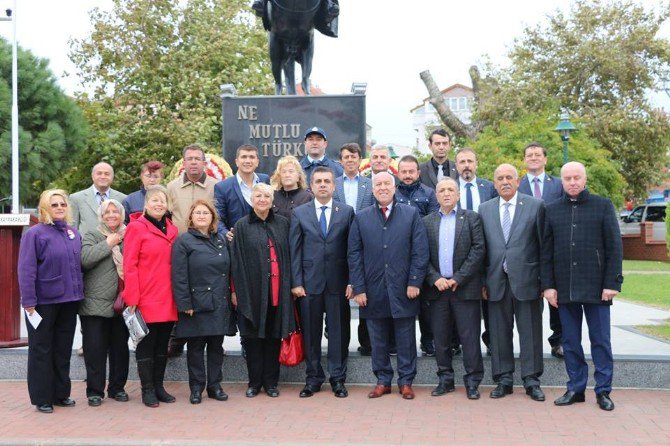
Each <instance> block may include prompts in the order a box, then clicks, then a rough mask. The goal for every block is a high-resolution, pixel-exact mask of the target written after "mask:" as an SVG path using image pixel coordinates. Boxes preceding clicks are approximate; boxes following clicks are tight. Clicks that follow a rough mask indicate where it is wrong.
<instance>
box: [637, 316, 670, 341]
mask: <svg viewBox="0 0 670 446" xmlns="http://www.w3.org/2000/svg"><path fill="white" fill-rule="evenodd" d="M665 322H666V324H665V325H637V326H635V328H637V329H638V330H640V331H641V332H643V333H646V334H648V335H651V336H655V337H657V338H661V339H665V340H666V341H670V320H669V319H666V321H665Z"/></svg>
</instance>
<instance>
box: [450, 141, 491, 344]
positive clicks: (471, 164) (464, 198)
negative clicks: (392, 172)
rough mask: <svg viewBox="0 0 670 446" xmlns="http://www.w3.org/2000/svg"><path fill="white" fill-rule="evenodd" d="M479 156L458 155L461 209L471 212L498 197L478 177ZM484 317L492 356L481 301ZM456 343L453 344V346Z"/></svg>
mask: <svg viewBox="0 0 670 446" xmlns="http://www.w3.org/2000/svg"><path fill="white" fill-rule="evenodd" d="M477 167H478V164H477V154H476V153H475V151H474V150H472V149H471V148H469V147H464V148H462V149H460V150H459V151H458V153H456V170H457V171H458V185H459V191H460V197H461V198H460V201H459V202H458V206H459V208H460V209H467V210H469V211H475V212H478V211H479V205H480V204H482V203H485V202H487V201H489V200H490V199H492V198H496V197H497V196H498V192H496V188H495V187H494V186H493V183H492V182H491V181H489V180H485V179H484V178H480V177H478V176H477ZM481 306H482V316H483V318H484V333H482V341H483V342H484V345H486V354H487V355H489V356H491V339H490V338H491V336H490V333H489V307H488V302H487V301H486V300H484V299H482V300H481ZM453 337H454V338H456V341H457V342H455V344H456V345H455V347H458V346H459V345H460V341H458V334H457V333H454V336H453ZM453 344H454V342H452V345H453Z"/></svg>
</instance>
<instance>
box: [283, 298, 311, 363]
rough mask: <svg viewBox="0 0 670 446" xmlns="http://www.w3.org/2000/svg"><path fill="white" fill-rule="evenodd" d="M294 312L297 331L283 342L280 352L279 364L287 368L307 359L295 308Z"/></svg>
mask: <svg viewBox="0 0 670 446" xmlns="http://www.w3.org/2000/svg"><path fill="white" fill-rule="evenodd" d="M293 312H294V313H295V326H296V330H295V331H294V332H292V333H289V335H288V337H286V338H284V339H282V340H281V349H280V350H279V363H280V364H281V365H285V366H287V367H295V366H297V365H298V364H300V363H301V362H302V361H303V359H305V352H304V349H303V343H302V333H301V331H300V320H299V318H298V312H297V311H296V309H295V306H294V307H293Z"/></svg>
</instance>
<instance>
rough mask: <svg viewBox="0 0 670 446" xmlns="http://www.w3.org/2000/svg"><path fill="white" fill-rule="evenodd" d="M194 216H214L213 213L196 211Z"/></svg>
mask: <svg viewBox="0 0 670 446" xmlns="http://www.w3.org/2000/svg"><path fill="white" fill-rule="evenodd" d="M193 215H212V213H211V212H209V211H195V212H193Z"/></svg>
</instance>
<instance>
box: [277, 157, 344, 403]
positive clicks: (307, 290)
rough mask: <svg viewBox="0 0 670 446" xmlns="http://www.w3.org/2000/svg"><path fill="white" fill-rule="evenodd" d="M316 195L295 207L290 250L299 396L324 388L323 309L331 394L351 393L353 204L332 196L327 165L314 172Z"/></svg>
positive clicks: (313, 188)
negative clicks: (300, 357) (301, 361)
mask: <svg viewBox="0 0 670 446" xmlns="http://www.w3.org/2000/svg"><path fill="white" fill-rule="evenodd" d="M311 189H312V193H314V200H313V201H310V202H308V203H305V204H303V205H300V206H298V207H297V208H295V209H294V210H293V216H292V218H291V230H290V233H289V245H290V249H291V292H292V293H293V295H294V296H295V297H296V298H298V299H299V300H298V304H299V305H300V314H301V321H300V322H301V324H302V333H303V340H304V345H305V369H306V370H305V371H306V373H307V378H306V383H305V387H304V388H303V389H302V390H301V391H300V398H308V397H310V396H312V395H314V393H316V392H319V391H320V390H321V385H322V384H323V382H324V380H325V374H324V372H323V368H322V367H321V334H322V333H323V314H324V312H325V314H326V323H327V324H328V373H329V374H330V385H331V388H332V389H333V393H334V394H335V396H336V397H338V398H344V397H346V396H347V395H348V393H347V389H346V387H345V386H344V382H345V380H346V377H347V355H348V351H349V339H350V324H351V310H350V308H349V301H348V299H350V298H351V297H353V293H352V288H351V286H350V285H349V268H348V264H347V242H348V239H349V227H350V226H351V222H352V221H353V219H354V209H353V208H352V207H351V206H347V205H346V204H344V203H341V202H338V201H335V200H333V191H334V190H335V175H334V174H333V171H332V170H330V169H329V168H327V167H321V166H320V167H317V168H316V169H314V171H313V172H312V184H311Z"/></svg>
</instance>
